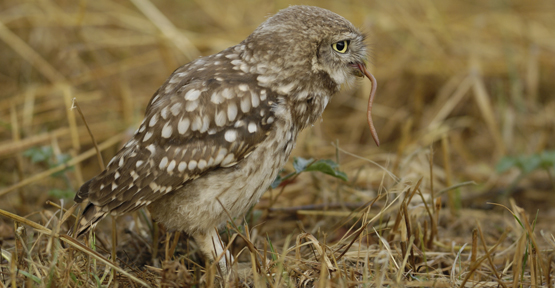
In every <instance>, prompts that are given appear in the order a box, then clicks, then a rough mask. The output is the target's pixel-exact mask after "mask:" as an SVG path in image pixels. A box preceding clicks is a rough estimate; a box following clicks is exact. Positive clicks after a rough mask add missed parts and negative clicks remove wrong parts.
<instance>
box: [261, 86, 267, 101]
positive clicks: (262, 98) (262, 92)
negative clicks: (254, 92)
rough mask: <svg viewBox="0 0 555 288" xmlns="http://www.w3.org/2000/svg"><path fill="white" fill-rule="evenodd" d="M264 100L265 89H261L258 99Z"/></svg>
mask: <svg viewBox="0 0 555 288" xmlns="http://www.w3.org/2000/svg"><path fill="white" fill-rule="evenodd" d="M264 100H266V90H264V89H262V91H260V101H264Z"/></svg>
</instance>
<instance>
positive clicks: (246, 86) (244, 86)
mask: <svg viewBox="0 0 555 288" xmlns="http://www.w3.org/2000/svg"><path fill="white" fill-rule="evenodd" d="M238 87H239V90H241V91H247V90H249V85H247V84H239V86H238Z"/></svg>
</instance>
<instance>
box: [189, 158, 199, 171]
mask: <svg viewBox="0 0 555 288" xmlns="http://www.w3.org/2000/svg"><path fill="white" fill-rule="evenodd" d="M188 168H189V170H193V169H195V168H197V161H195V160H191V162H189V167H188Z"/></svg>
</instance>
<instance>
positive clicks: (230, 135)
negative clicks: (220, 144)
mask: <svg viewBox="0 0 555 288" xmlns="http://www.w3.org/2000/svg"><path fill="white" fill-rule="evenodd" d="M224 138H225V141H227V142H233V141H235V139H237V131H235V130H227V131H225V134H224Z"/></svg>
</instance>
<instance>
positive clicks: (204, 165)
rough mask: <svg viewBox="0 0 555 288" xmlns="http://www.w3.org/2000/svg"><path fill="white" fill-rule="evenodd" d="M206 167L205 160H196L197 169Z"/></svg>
mask: <svg viewBox="0 0 555 288" xmlns="http://www.w3.org/2000/svg"><path fill="white" fill-rule="evenodd" d="M205 167H206V160H200V161H198V169H200V170H202V169H204V168H205Z"/></svg>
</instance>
